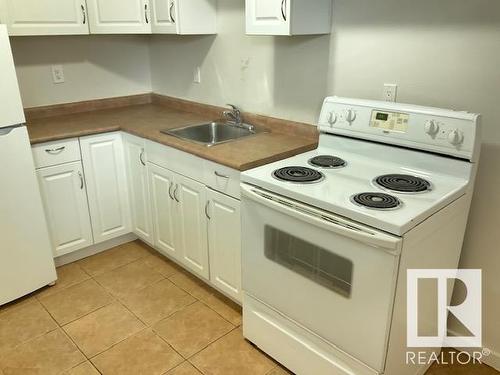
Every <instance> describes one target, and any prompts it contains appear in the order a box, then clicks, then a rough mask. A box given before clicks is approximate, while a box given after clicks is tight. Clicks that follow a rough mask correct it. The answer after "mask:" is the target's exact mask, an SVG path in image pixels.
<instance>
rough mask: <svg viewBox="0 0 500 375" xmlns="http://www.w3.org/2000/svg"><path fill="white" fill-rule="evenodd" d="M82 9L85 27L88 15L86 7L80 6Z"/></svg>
mask: <svg viewBox="0 0 500 375" xmlns="http://www.w3.org/2000/svg"><path fill="white" fill-rule="evenodd" d="M80 8H81V9H82V16H83V24H84V25H85V24H86V23H87V13H86V12H85V7H84V6H83V4H82V5H80Z"/></svg>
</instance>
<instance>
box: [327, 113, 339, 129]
mask: <svg viewBox="0 0 500 375" xmlns="http://www.w3.org/2000/svg"><path fill="white" fill-rule="evenodd" d="M336 122H337V114H336V113H335V112H330V114H329V115H328V123H329V124H330V126H332V127H333V125H334V124H335V123H336Z"/></svg>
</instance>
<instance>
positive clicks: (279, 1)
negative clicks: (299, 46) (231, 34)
mask: <svg viewBox="0 0 500 375" xmlns="http://www.w3.org/2000/svg"><path fill="white" fill-rule="evenodd" d="M245 12H246V33H247V34H250V35H307V34H328V33H330V30H331V18H332V0H312V1H311V0H246V10H245Z"/></svg>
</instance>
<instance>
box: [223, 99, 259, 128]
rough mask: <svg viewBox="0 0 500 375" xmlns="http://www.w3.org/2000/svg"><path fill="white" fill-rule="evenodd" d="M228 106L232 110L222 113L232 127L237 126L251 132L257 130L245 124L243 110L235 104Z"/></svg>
mask: <svg viewBox="0 0 500 375" xmlns="http://www.w3.org/2000/svg"><path fill="white" fill-rule="evenodd" d="M228 106H229V107H231V110H229V111H224V112H222V115H223V116H224V117H227V118H228V119H229V121H228V122H229V123H230V124H231V125H233V126H236V127H238V128H243V129H247V130H249V131H254V129H255V128H254V126H253V125H248V124H244V123H243V118H242V116H241V110H240V109H239V108H238V107H236V106H235V105H234V104H228Z"/></svg>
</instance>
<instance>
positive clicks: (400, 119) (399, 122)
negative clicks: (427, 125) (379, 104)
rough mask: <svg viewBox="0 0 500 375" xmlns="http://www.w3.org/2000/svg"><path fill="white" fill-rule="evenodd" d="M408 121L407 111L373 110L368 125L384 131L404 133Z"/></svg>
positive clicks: (406, 129)
mask: <svg viewBox="0 0 500 375" xmlns="http://www.w3.org/2000/svg"><path fill="white" fill-rule="evenodd" d="M409 122H410V115H408V114H407V113H399V112H380V111H373V112H372V117H371V121H370V126H371V127H372V128H377V129H381V130H383V131H384V132H397V133H406V132H407V131H408V124H409Z"/></svg>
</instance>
